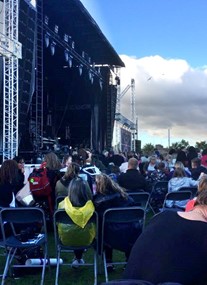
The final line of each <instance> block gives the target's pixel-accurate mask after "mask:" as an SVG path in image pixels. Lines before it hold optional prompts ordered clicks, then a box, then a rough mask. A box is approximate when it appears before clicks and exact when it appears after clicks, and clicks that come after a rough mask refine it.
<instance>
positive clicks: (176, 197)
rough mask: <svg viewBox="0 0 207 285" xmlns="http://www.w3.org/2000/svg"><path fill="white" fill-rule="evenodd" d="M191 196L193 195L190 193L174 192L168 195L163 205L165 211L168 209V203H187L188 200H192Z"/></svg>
mask: <svg viewBox="0 0 207 285" xmlns="http://www.w3.org/2000/svg"><path fill="white" fill-rule="evenodd" d="M191 195H192V194H191V192H190V191H174V192H170V193H167V194H166V196H165V200H164V203H163V209H164V208H166V204H167V201H173V202H178V201H186V200H190V199H191V197H192V196H191ZM173 204H174V203H173ZM173 204H172V207H173ZM167 208H168V207H167ZM169 208H170V207H169Z"/></svg>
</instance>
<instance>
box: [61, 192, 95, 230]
mask: <svg viewBox="0 0 207 285" xmlns="http://www.w3.org/2000/svg"><path fill="white" fill-rule="evenodd" d="M64 204H65V205H64V206H65V211H66V213H67V214H68V216H69V217H70V218H71V220H72V221H73V222H74V223H75V224H76V225H78V226H79V227H81V228H84V227H85V225H86V224H87V222H88V221H89V220H90V218H91V217H92V215H93V213H94V211H95V208H94V205H93V202H92V201H91V200H89V201H87V202H86V204H85V205H84V206H83V207H73V205H72V204H71V202H70V200H69V198H68V197H66V198H65V199H64Z"/></svg>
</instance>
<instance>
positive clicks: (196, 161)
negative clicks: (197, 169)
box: [191, 157, 201, 166]
mask: <svg viewBox="0 0 207 285" xmlns="http://www.w3.org/2000/svg"><path fill="white" fill-rule="evenodd" d="M191 163H194V164H196V165H197V166H200V165H201V160H200V158H198V157H195V158H193V159H192V160H191Z"/></svg>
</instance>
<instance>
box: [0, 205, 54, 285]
mask: <svg viewBox="0 0 207 285" xmlns="http://www.w3.org/2000/svg"><path fill="white" fill-rule="evenodd" d="M0 223H1V231H2V235H3V242H2V244H3V245H4V246H5V248H6V263H5V267H4V272H3V277H2V283H1V284H4V283H5V279H6V277H7V274H8V271H9V269H10V267H11V266H12V265H13V266H14V267H30V266H31V265H30V266H29V265H14V262H13V261H14V257H15V253H16V251H17V250H18V249H25V248H27V249H29V248H33V247H34V246H41V247H42V249H43V255H44V257H43V259H42V264H41V265H32V267H34V266H35V267H42V275H41V281H40V284H41V285H43V284H44V277H45V268H46V264H47V262H48V261H49V258H48V249H47V248H48V247H47V228H46V221H45V214H44V211H43V210H42V209H40V208H32V207H27V208H24V207H22V208H3V209H2V210H1V211H0ZM6 224H10V225H11V229H12V230H11V233H10V234H9V235H8V234H7V232H6V230H5V225H6ZM24 224H26V226H27V227H28V226H29V225H30V226H31V227H34V225H38V226H36V227H35V229H36V231H37V232H35V234H34V237H33V238H32V239H28V240H25V237H24V240H23V239H21V235H20V234H18V233H16V231H15V228H16V227H17V226H20V227H21V228H22V229H24ZM7 235H8V236H7ZM48 263H49V262H48Z"/></svg>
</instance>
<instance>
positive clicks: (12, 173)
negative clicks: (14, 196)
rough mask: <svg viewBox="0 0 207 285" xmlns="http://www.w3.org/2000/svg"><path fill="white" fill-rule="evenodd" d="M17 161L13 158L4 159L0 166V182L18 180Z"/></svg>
mask: <svg viewBox="0 0 207 285" xmlns="http://www.w3.org/2000/svg"><path fill="white" fill-rule="evenodd" d="M18 169H19V168H18V163H17V162H16V161H15V160H13V159H8V160H5V161H4V162H3V163H2V165H1V168H0V182H1V184H4V183H15V182H17V180H18Z"/></svg>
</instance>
